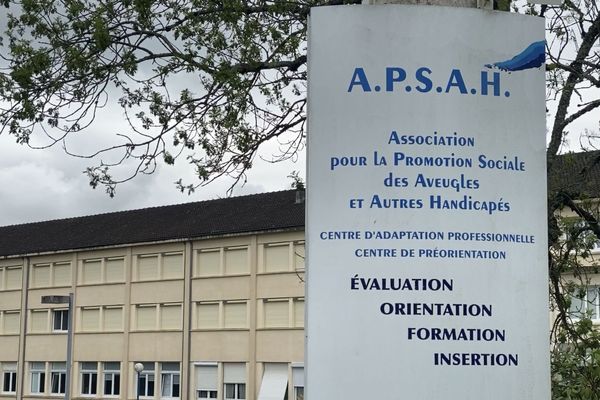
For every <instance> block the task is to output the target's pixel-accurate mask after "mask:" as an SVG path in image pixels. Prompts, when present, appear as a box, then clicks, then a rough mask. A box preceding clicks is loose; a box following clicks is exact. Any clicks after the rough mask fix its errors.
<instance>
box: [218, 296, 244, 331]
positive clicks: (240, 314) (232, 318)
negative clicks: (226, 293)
mask: <svg viewBox="0 0 600 400" xmlns="http://www.w3.org/2000/svg"><path fill="white" fill-rule="evenodd" d="M223 312H224V326H225V328H245V327H246V326H247V325H248V323H247V319H248V318H247V313H246V302H245V301H243V302H232V301H228V302H225V303H224V304H223Z"/></svg>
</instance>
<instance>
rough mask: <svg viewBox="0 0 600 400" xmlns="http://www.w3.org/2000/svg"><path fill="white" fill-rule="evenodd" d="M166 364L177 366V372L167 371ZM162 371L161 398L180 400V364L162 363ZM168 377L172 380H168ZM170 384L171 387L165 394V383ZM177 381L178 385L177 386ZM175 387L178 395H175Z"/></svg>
mask: <svg viewBox="0 0 600 400" xmlns="http://www.w3.org/2000/svg"><path fill="white" fill-rule="evenodd" d="M165 364H177V370H171V369H166V368H164V367H165ZM160 366H161V371H160V398H161V399H179V398H180V397H181V366H180V365H179V363H169V362H167V363H161V365H160ZM167 377H169V378H170V380H169V379H166V378H167ZM167 381H168V382H169V385H170V387H169V388H168V393H165V389H167V387H166V386H165V385H166V383H165V382H167ZM175 381H177V384H175ZM175 386H177V393H176V394H177V395H174V393H175V390H174V388H175Z"/></svg>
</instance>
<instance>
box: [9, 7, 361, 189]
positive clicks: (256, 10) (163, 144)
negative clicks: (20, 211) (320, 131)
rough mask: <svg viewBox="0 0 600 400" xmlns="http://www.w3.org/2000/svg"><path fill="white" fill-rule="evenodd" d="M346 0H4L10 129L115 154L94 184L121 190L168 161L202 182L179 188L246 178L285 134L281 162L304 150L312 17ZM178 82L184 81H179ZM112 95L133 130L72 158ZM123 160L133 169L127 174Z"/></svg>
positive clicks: (25, 136)
mask: <svg viewBox="0 0 600 400" xmlns="http://www.w3.org/2000/svg"><path fill="white" fill-rule="evenodd" d="M341 3H342V1H333V0H330V1H323V0H321V1H319V0H300V1H281V0H279V1H265V0H254V1H246V0H227V1H221V0H219V1H213V0H197V1H149V0H129V1H115V0H109V1H103V2H98V1H95V0H66V1H33V0H25V1H21V2H15V3H13V2H11V1H9V0H6V1H4V5H5V6H6V7H8V10H9V13H8V29H7V32H6V37H5V40H4V43H3V48H2V50H1V52H2V57H3V58H4V64H5V69H4V70H3V71H2V73H1V75H0V103H1V104H2V106H0V109H1V110H2V114H1V117H0V126H1V127H2V131H8V132H9V133H10V134H12V135H14V136H15V137H16V139H17V141H18V142H20V143H24V144H28V143H31V141H32V139H33V138H34V137H35V136H36V135H37V136H40V135H41V136H42V137H44V138H45V139H46V143H45V144H44V145H45V146H52V145H61V146H63V147H64V149H65V151H66V152H67V153H68V154H72V155H76V156H80V157H86V158H90V159H92V158H95V159H98V157H99V156H102V157H103V158H105V159H110V160H113V161H111V162H107V161H100V162H99V163H98V164H97V165H95V166H93V167H90V168H88V169H87V174H88V176H89V179H90V184H91V185H92V186H93V187H96V186H98V185H101V186H102V185H103V186H105V187H106V189H107V191H108V193H109V194H111V195H113V194H114V190H115V187H116V185H117V184H118V183H120V182H123V181H126V180H129V179H131V178H133V177H135V176H136V175H137V174H139V173H151V172H153V171H154V169H155V167H156V163H157V162H159V160H162V162H164V163H166V164H173V163H174V162H175V161H176V160H177V159H184V160H185V161H186V162H188V163H189V164H190V165H191V167H192V168H194V170H195V172H196V174H197V176H198V178H199V181H198V182H194V183H184V182H181V181H180V182H179V188H180V189H181V190H182V191H183V190H188V191H193V190H194V189H195V188H197V187H198V186H200V185H204V184H207V183H209V182H211V181H213V180H214V179H216V178H218V177H220V176H223V175H230V176H233V177H234V178H235V179H236V181H237V180H239V179H243V177H244V172H245V171H246V170H247V169H248V168H250V167H251V166H252V162H253V160H254V158H255V157H256V153H257V150H258V148H259V147H260V146H261V145H262V144H263V143H265V142H267V141H269V140H271V139H273V138H282V142H281V152H280V154H278V155H277V157H276V158H275V160H282V159H286V158H289V157H292V156H294V155H295V153H296V152H297V150H298V149H299V148H301V146H303V141H304V132H305V122H306V113H305V106H306V87H305V86H306V85H305V82H306V29H307V16H308V14H309V10H310V8H311V7H313V6H320V5H328V4H341ZM345 3H360V0H350V1H346V2H345ZM176 77H177V78H178V79H185V80H186V83H187V85H186V88H184V89H181V90H178V91H175V90H173V89H172V88H171V86H174V80H175V79H176ZM109 97H111V98H115V97H116V98H118V102H119V104H120V105H121V107H122V108H123V111H124V112H125V115H126V118H127V120H128V122H129V124H130V127H131V129H130V132H128V133H127V134H120V138H121V141H120V142H119V143H116V144H114V145H113V146H110V147H108V148H102V149H98V150H97V151H95V152H93V153H92V154H74V153H73V152H72V151H71V149H70V147H69V141H68V139H69V137H71V136H73V135H76V134H79V133H80V132H84V131H85V130H86V128H89V127H90V125H91V124H93V122H94V117H95V115H96V111H97V110H98V109H99V108H102V107H103V106H105V105H106V103H107V99H108V98H109ZM113 101H114V100H113ZM132 162H133V163H132ZM124 164H125V165H126V167H127V168H130V169H128V170H126V169H125V168H121V169H120V170H119V169H118V168H117V167H118V166H120V165H124ZM115 169H116V170H117V171H119V174H117V175H114V174H113V171H114V170H115ZM124 170H125V171H124ZM124 172H125V173H124Z"/></svg>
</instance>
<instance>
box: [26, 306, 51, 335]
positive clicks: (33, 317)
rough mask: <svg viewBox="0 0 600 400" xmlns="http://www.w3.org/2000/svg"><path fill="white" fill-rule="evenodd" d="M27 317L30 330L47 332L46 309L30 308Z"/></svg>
mask: <svg viewBox="0 0 600 400" xmlns="http://www.w3.org/2000/svg"><path fill="white" fill-rule="evenodd" d="M29 318H30V319H29V330H30V331H31V332H48V310H31V313H30V314H29Z"/></svg>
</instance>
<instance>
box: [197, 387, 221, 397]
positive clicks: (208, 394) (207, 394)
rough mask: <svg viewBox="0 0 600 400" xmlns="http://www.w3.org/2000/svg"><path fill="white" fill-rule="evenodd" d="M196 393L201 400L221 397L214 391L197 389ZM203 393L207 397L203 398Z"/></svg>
mask: <svg viewBox="0 0 600 400" xmlns="http://www.w3.org/2000/svg"><path fill="white" fill-rule="evenodd" d="M196 391H197V393H198V398H199V399H216V398H217V397H218V396H219V393H218V391H217V390H213V389H197V390H196ZM202 392H205V393H206V397H204V396H202ZM213 394H214V396H213Z"/></svg>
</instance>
